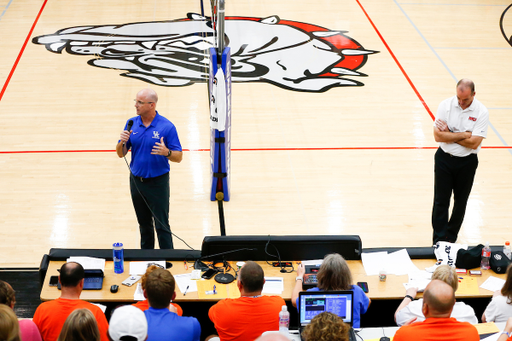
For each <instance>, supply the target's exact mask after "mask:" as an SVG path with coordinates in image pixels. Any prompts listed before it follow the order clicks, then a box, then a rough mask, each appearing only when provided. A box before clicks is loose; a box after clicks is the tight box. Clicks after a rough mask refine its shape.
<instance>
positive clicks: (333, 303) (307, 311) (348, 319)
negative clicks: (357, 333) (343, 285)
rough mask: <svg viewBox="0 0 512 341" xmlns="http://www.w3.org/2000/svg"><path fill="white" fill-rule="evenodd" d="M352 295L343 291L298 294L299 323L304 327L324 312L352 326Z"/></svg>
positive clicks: (350, 292) (348, 291)
mask: <svg viewBox="0 0 512 341" xmlns="http://www.w3.org/2000/svg"><path fill="white" fill-rule="evenodd" d="M353 309H354V293H353V292H352V291H350V290H343V291H302V292H300V293H299V323H300V325H301V326H305V325H307V324H309V323H310V322H311V320H312V319H313V317H315V316H316V315H318V314H320V313H323V312H324V311H327V312H330V313H333V314H335V315H338V316H339V317H341V318H342V319H343V322H345V323H348V324H349V325H351V326H352V318H353Z"/></svg>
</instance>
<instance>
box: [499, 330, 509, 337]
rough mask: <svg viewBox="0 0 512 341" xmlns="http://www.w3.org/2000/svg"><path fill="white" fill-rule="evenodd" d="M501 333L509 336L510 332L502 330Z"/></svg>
mask: <svg viewBox="0 0 512 341" xmlns="http://www.w3.org/2000/svg"><path fill="white" fill-rule="evenodd" d="M501 334H505V335H507V337H510V333H509V332H506V331H502V332H501Z"/></svg>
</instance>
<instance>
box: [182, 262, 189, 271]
mask: <svg viewBox="0 0 512 341" xmlns="http://www.w3.org/2000/svg"><path fill="white" fill-rule="evenodd" d="M183 266H184V267H185V270H188V265H187V261H184V262H183Z"/></svg>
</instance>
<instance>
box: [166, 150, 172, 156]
mask: <svg viewBox="0 0 512 341" xmlns="http://www.w3.org/2000/svg"><path fill="white" fill-rule="evenodd" d="M171 153H172V150H170V149H169V153H167V157H171Z"/></svg>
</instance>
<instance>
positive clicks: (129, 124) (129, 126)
mask: <svg viewBox="0 0 512 341" xmlns="http://www.w3.org/2000/svg"><path fill="white" fill-rule="evenodd" d="M132 127H133V120H129V121H128V125H127V126H126V130H128V131H130V129H132ZM123 144H126V142H123Z"/></svg>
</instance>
